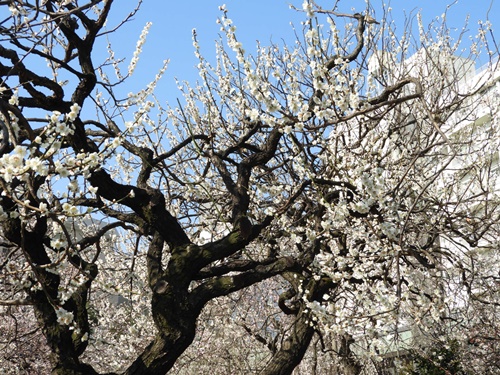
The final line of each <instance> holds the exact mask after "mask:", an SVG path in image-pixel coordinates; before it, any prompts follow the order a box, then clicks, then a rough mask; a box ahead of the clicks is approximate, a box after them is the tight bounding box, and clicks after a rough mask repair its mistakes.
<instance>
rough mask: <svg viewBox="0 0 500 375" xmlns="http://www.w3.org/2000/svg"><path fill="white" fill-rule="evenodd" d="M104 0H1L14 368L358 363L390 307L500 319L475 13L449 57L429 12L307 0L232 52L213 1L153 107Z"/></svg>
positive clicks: (410, 316)
mask: <svg viewBox="0 0 500 375" xmlns="http://www.w3.org/2000/svg"><path fill="white" fill-rule="evenodd" d="M112 6H113V1H112V0H107V1H95V0H94V1H91V2H87V3H83V2H76V1H53V0H47V1H45V2H36V3H35V4H32V3H30V2H26V1H23V0H12V1H2V2H0V7H2V8H3V9H5V10H7V9H8V11H9V13H8V16H7V18H6V19H4V20H3V21H2V24H1V29H0V33H1V38H2V39H1V40H2V45H1V46H0V57H1V60H0V76H1V79H2V81H1V82H2V84H1V90H2V91H1V97H0V113H1V119H0V125H1V128H2V133H1V134H2V136H1V145H0V185H1V188H2V195H1V197H0V218H1V224H2V225H1V244H2V248H1V257H2V258H1V262H0V272H1V275H2V276H1V277H2V283H1V287H2V289H1V293H2V295H1V300H0V304H1V305H2V306H4V307H3V310H2V314H4V315H8V316H9V320H6V323H3V324H8V325H9V331H3V332H5V333H4V334H3V336H5V337H3V338H2V342H3V344H4V345H5V346H6V349H8V350H7V351H6V352H5V353H15V352H16V350H26V349H24V348H23V347H22V343H23V340H24V338H25V337H29V336H32V335H35V336H37V335H39V333H40V332H41V333H42V334H43V336H44V337H45V341H46V342H47V348H46V349H41V351H40V352H35V353H33V354H34V355H41V356H44V354H45V353H46V352H49V353H50V364H48V363H42V364H35V363H34V360H33V361H28V362H27V363H26V364H24V366H25V368H27V369H28V370H27V371H31V370H33V371H34V369H35V366H38V368H39V369H40V368H41V369H44V368H47V367H44V366H50V368H51V371H52V373H53V374H96V373H124V374H164V373H166V372H168V371H169V370H171V369H172V371H173V372H175V371H177V373H182V372H183V371H184V373H196V372H202V371H204V370H203V368H204V367H203V366H213V364H214V363H216V364H217V367H218V368H219V370H220V373H228V372H231V373H237V372H240V373H248V372H256V371H259V372H260V373H262V374H290V373H291V372H292V371H293V370H294V369H295V368H296V367H297V366H298V365H299V364H300V363H301V361H304V362H305V363H306V365H307V366H309V364H310V366H311V367H310V368H309V369H308V370H307V371H310V369H314V371H317V372H318V373H319V372H321V371H323V372H326V371H330V372H331V371H332V369H333V370H338V371H342V372H343V373H360V372H361V371H363V369H365V370H367V369H368V368H369V367H370V366H371V367H372V368H375V367H376V366H375V365H370V366H369V365H367V363H369V362H370V361H372V362H373V363H376V361H377V360H378V359H380V357H381V356H383V354H384V351H386V349H387V348H388V347H390V346H391V345H392V344H391V343H389V341H391V340H394V342H396V344H397V345H400V343H399V342H398V332H399V328H400V327H401V326H402V325H411V326H414V327H415V329H416V330H418V331H420V334H421V335H422V337H432V335H431V333H432V332H433V331H434V329H435V327H437V326H438V327H440V329H441V328H442V329H444V330H445V331H446V332H445V334H447V335H448V334H449V332H453V331H454V330H455V331H457V327H458V328H459V329H460V336H461V339H463V337H464V332H465V333H467V334H469V333H472V332H480V331H481V330H482V329H483V327H484V323H485V322H487V323H488V324H490V326H491V327H497V326H496V320H497V319H498V316H497V315H496V314H497V313H496V311H495V308H494V307H495V306H497V305H498V287H497V283H498V262H495V259H496V258H495V257H496V256H497V255H498V246H497V238H498V233H497V231H498V218H499V216H498V215H499V212H498V203H499V200H498V189H497V184H496V182H497V174H498V169H497V168H496V165H497V160H498V158H497V153H496V152H497V150H498V146H499V145H498V143H499V140H500V137H499V136H498V120H497V118H496V113H497V112H498V95H495V94H494V93H495V92H496V91H494V90H496V86H495V85H496V81H495V80H494V78H495V77H496V75H495V74H496V73H497V70H495V68H496V66H495V65H493V64H492V65H490V68H489V69H487V70H485V71H484V72H483V74H482V76H481V79H472V78H471V72H472V70H471V69H472V68H473V66H474V61H475V58H476V57H477V53H478V52H477V53H476V52H475V51H480V50H481V49H482V48H483V47H486V48H487V50H488V51H495V49H494V48H493V47H494V46H492V45H489V44H488V43H489V41H490V39H489V38H488V32H489V29H488V25H487V24H483V25H482V28H481V30H480V33H479V38H478V41H477V43H476V44H475V45H474V46H473V48H472V49H471V53H470V55H466V56H462V57H460V58H459V57H457V56H456V53H457V48H458V47H459V43H458V42H456V41H455V42H454V41H452V40H451V39H450V36H449V34H448V29H447V28H446V23H445V20H444V19H443V20H441V21H442V22H436V23H435V24H433V25H431V26H430V27H429V28H428V29H425V28H424V26H423V25H422V24H421V23H419V25H418V26H419V36H418V39H416V38H417V37H416V36H415V35H413V34H412V33H411V32H410V30H408V31H409V32H408V33H406V34H404V35H405V36H404V37H402V39H398V38H397V37H396V34H395V32H394V30H393V29H392V26H391V23H390V22H388V21H387V20H388V19H389V18H388V16H384V17H383V18H382V19H380V23H379V22H377V21H375V20H374V19H373V18H371V16H369V14H370V13H369V12H370V11H371V10H370V9H367V12H368V13H363V14H361V13H354V14H340V13H338V12H337V11H336V8H334V9H333V10H326V9H323V8H321V7H319V6H317V5H316V4H314V3H313V2H309V1H305V2H304V4H303V11H304V14H305V21H304V29H303V34H302V35H300V36H299V37H298V39H297V42H296V43H295V44H294V45H292V46H286V45H283V46H279V45H271V46H269V47H258V51H257V53H256V55H255V56H253V57H252V56H249V55H248V54H246V52H245V50H244V49H243V46H242V45H241V43H240V42H239V41H238V39H237V37H236V34H235V27H234V25H233V23H232V21H231V20H230V19H229V18H228V15H227V10H226V9H225V7H221V18H220V24H221V30H222V31H223V34H224V38H223V40H221V41H220V42H219V43H218V44H217V56H216V60H215V62H214V63H213V64H211V63H210V62H209V60H206V59H205V58H204V57H203V55H202V54H201V52H200V47H199V45H198V42H197V38H196V34H194V35H193V40H194V46H195V51H196V54H197V56H198V58H199V65H198V68H199V72H200V82H199V83H197V84H196V85H194V86H190V85H188V84H184V85H181V86H182V87H181V91H182V92H183V93H184V100H183V101H182V102H181V101H179V102H178V103H176V104H175V105H172V106H170V105H165V104H163V103H162V101H161V99H159V98H156V97H155V95H154V89H155V86H156V84H157V82H158V80H159V79H160V78H161V76H162V75H163V73H164V71H165V67H166V66H164V67H163V68H162V69H160V71H159V73H158V75H157V76H156V78H155V79H154V81H153V82H151V83H150V84H148V85H146V86H145V88H144V89H143V90H141V91H140V92H138V93H133V94H130V95H128V96H126V97H125V98H124V95H123V93H122V92H121V91H120V89H119V88H120V84H122V83H123V82H125V81H126V80H127V79H129V78H130V77H131V76H132V74H133V72H134V69H135V67H136V64H137V62H138V58H139V56H140V52H141V49H142V45H143V44H144V42H145V39H146V35H147V32H148V29H149V26H150V25H149V24H148V25H146V27H145V29H144V31H143V33H142V34H141V37H140V40H139V42H138V44H137V48H136V51H135V52H134V55H133V57H132V59H131V61H130V63H129V64H128V66H126V71H123V70H122V69H123V63H122V61H121V60H120V59H118V58H115V56H114V53H113V49H112V46H110V47H109V48H108V52H109V55H108V56H107V57H104V58H102V59H100V60H99V58H98V57H97V56H98V55H99V54H98V53H96V49H98V48H100V46H102V44H100V42H99V40H100V39H102V38H103V37H106V35H107V34H109V33H112V32H113V30H115V25H108V26H107V27H105V24H106V21H107V20H108V16H109V13H110V11H111V8H112ZM136 11H137V10H134V11H133V12H132V13H131V14H130V16H129V17H132V16H133V15H134V13H135V12H136ZM338 20H347V21H348V22H347V23H346V27H345V29H344V30H340V29H339V28H338V26H337V25H338ZM125 21H126V20H125ZM325 22H326V23H325ZM120 25H121V24H120ZM118 26H119V25H118ZM415 40H418V41H417V42H416V46H415V45H413V44H412V43H413V42H414V41H415ZM380 50H382V51H383V52H379V51H380ZM490 54H491V56H492V57H494V56H496V55H495V54H494V53H493V52H490ZM410 55H414V57H412V59H408V57H409V56H410ZM462 55H463V54H462ZM111 77H116V78H111ZM30 310H32V311H33V312H34V317H35V321H33V320H32V319H30V315H29V314H28V312H29V311H30ZM464 317H467V319H465V318H464ZM16 321H21V322H22V329H17V328H16V327H14V328H13V327H12V326H13V324H14V323H13V322H16ZM221 322H223V323H224V324H223V325H221V324H220V323H221ZM444 322H446V324H444ZM448 328H449V329H448ZM494 329H497V328H494ZM494 332H498V330H496V331H494ZM197 333H198V337H197V336H196V334H197ZM477 334H478V335H479V333H477ZM37 337H38V336H37ZM491 338H492V340H491V341H488V343H486V340H474V344H475V345H477V347H474V348H477V350H479V351H481V352H482V353H489V354H491V353H494V352H492V351H491V349H492V347H494V345H493V346H492V345H491V342H495V343H496V341H497V339H498V335H497V334H494V335H492V337H491ZM248 343H251V344H250V345H249V348H245V347H244V346H245V345H248ZM311 343H312V344H311ZM222 344H225V345H226V348H225V349H220V346H219V345H222ZM259 345H260V346H259ZM216 346H217V350H212V349H211V348H214V347H216ZM474 348H472V349H471V350H469V353H471V355H473V352H474V350H476V349H474ZM204 349H205V350H206V351H204ZM250 350H251V352H250ZM308 350H309V352H308ZM211 352H212V353H215V354H217V360H218V362H215V361H214V357H213V356H211V355H210V353H211ZM183 353H185V354H184V355H183ZM221 353H224V354H221ZM200 354H201V356H200ZM318 356H322V358H325V356H326V358H329V359H330V362H329V363H328V366H330V367H329V368H326V367H324V368H319V367H318V366H319V365H318V362H319V361H318ZM32 358H33V357H32ZM235 358H238V361H235V360H234V359H235ZM2 361H3V363H5V368H6V369H8V368H9V366H15V365H18V364H19V359H18V357H16V356H14V355H11V354H4V357H3V358H2ZM471 365H473V366H477V369H480V368H481V365H482V364H481V363H477V364H476V363H472V364H471ZM2 366H3V364H2ZM174 366H175V367H174ZM323 366H326V365H323ZM10 368H12V367H10ZM215 371H218V370H215ZM297 371H300V368H299V369H298V370H297ZM212 372H214V371H213V367H212ZM309 373H310V372H309Z"/></svg>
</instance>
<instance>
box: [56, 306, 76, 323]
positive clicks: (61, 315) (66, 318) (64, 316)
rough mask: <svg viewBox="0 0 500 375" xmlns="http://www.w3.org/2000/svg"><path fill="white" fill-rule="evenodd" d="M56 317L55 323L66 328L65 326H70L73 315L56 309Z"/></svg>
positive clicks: (60, 308)
mask: <svg viewBox="0 0 500 375" xmlns="http://www.w3.org/2000/svg"><path fill="white" fill-rule="evenodd" d="M56 315H57V322H58V323H59V324H60V325H66V326H67V325H70V324H71V323H73V319H74V316H73V313H72V312H70V311H66V310H65V309H64V308H62V307H57V308H56Z"/></svg>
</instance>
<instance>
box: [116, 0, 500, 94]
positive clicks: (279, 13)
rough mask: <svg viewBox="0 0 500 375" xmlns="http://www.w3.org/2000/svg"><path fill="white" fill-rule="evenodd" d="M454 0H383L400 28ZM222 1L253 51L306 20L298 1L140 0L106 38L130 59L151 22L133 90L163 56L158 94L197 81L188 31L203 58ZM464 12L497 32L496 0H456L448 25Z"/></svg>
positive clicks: (356, 0)
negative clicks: (135, 12) (137, 9)
mask: <svg viewBox="0 0 500 375" xmlns="http://www.w3.org/2000/svg"><path fill="white" fill-rule="evenodd" d="M452 2H453V0H422V1H417V0H392V1H389V0H387V1H385V3H387V4H389V5H390V6H391V7H392V15H393V19H394V20H395V22H396V24H399V25H400V27H399V29H402V28H403V23H404V20H405V15H409V14H415V13H416V12H417V11H421V12H422V15H423V19H424V22H426V23H428V22H429V21H431V20H432V19H433V18H435V17H437V16H439V15H441V14H442V13H443V11H444V10H446V6H447V5H448V4H450V3H452ZM317 3H318V4H320V5H321V6H323V7H324V8H325V9H327V8H328V7H331V6H332V5H333V3H334V0H330V1H322V0H318V1H317ZM133 4H134V1H120V0H116V1H115V6H114V11H113V18H112V20H111V22H110V24H111V23H113V22H112V21H113V20H116V19H117V18H119V17H121V16H122V15H123V14H125V13H126V12H128V11H130V10H131V9H132V6H133ZM222 4H226V6H227V9H228V10H229V17H230V18H231V19H232V20H233V21H234V23H235V25H236V26H237V35H238V38H239V40H240V41H242V42H243V45H244V47H245V49H246V50H247V51H252V49H253V47H254V45H255V41H256V40H259V41H260V42H261V43H262V44H268V43H269V41H270V40H272V41H274V42H279V41H280V40H281V39H284V40H286V41H293V31H292V28H291V26H290V22H293V23H294V24H295V25H296V26H297V27H299V25H300V21H301V20H303V19H304V15H303V14H302V13H299V12H296V11H294V10H291V9H289V4H293V5H295V6H296V7H297V8H301V7H302V0H183V1H178V0H177V1H174V0H163V1H153V0H144V2H143V5H142V7H141V10H140V12H139V13H138V15H137V16H136V17H135V19H134V20H133V22H130V23H129V24H127V25H125V26H124V27H123V29H122V30H120V32H119V33H117V34H116V35H112V36H111V37H110V38H111V40H112V42H113V46H114V49H115V51H116V54H117V57H126V58H127V61H129V60H130V58H131V55H132V52H133V51H134V48H135V43H136V41H137V39H138V37H139V35H140V32H141V30H142V28H143V27H144V24H145V23H146V22H147V21H151V22H152V23H153V26H152V28H151V30H150V34H149V36H148V40H147V43H146V45H145V46H144V49H143V50H144V53H143V55H142V56H141V60H140V61H139V65H138V66H137V72H136V74H135V78H134V79H133V86H136V85H137V87H134V89H138V88H140V86H141V85H144V84H146V83H147V82H149V81H150V80H151V79H152V78H153V77H154V75H155V74H156V71H157V70H158V68H159V67H160V66H161V63H162V61H163V60H164V59H167V58H168V59H170V61H171V63H170V65H169V68H168V70H167V73H166V76H165V77H164V79H163V82H162V84H161V86H160V87H159V89H160V90H161V91H160V94H161V93H162V92H165V98H166V99H167V98H168V99H169V100H172V99H173V98H175V97H177V96H179V95H178V93H177V92H176V88H175V84H174V77H177V78H179V79H180V80H187V81H191V82H192V81H195V80H196V79H197V78H198V76H197V72H196V70H195V68H194V66H195V65H196V63H197V61H196V59H195V57H194V54H193V47H192V41H191V30H192V29H193V28H196V29H197V34H198V39H199V41H200V44H201V48H202V51H203V52H204V55H205V56H206V57H207V58H211V57H213V56H214V54H215V52H214V41H215V40H216V39H217V38H218V35H219V25H217V24H216V22H215V21H216V19H217V17H219V16H220V14H221V13H220V11H219V9H218V7H219V5H222ZM382 4H383V1H382V0H372V1H371V6H372V7H373V8H374V9H375V14H376V16H380V17H381V16H382V10H381V9H382ZM339 5H340V9H339V10H340V11H344V12H353V10H351V8H355V11H360V12H363V11H364V10H365V9H366V3H365V1H363V0H341V1H340V3H339ZM488 12H489V13H488ZM468 14H469V15H470V17H471V19H470V22H469V29H470V33H471V34H474V35H475V33H476V31H477V21H478V20H479V19H483V20H484V19H486V18H487V17H488V18H489V20H490V21H491V23H492V24H493V27H494V29H495V35H497V36H499V33H498V32H497V31H496V29H500V0H457V1H455V5H453V6H452V8H451V9H450V11H449V13H448V25H449V26H450V27H455V28H457V29H461V28H462V26H463V25H464V21H465V19H466V16H467V15H468ZM110 26H111V25H110ZM164 90H165V91H164Z"/></svg>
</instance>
